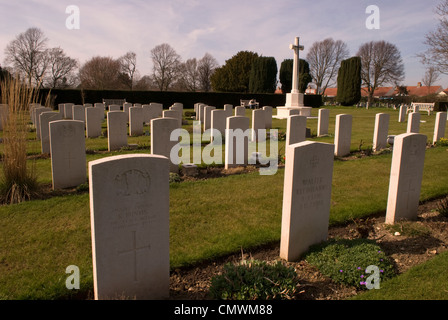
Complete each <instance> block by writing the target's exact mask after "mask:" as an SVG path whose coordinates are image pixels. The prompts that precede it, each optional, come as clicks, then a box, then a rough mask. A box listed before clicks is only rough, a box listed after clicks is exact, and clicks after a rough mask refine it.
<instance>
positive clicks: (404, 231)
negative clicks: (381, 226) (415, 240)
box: [386, 221, 431, 237]
mask: <svg viewBox="0 0 448 320" xmlns="http://www.w3.org/2000/svg"><path fill="white" fill-rule="evenodd" d="M386 229H387V230H388V231H389V232H391V233H395V232H399V233H400V235H402V236H408V237H424V236H427V235H429V234H430V232H431V230H430V229H428V228H427V227H425V226H423V225H422V224H420V223H418V222H416V221H398V222H396V223H395V224H387V225H386Z"/></svg>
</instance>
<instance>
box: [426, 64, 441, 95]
mask: <svg viewBox="0 0 448 320" xmlns="http://www.w3.org/2000/svg"><path fill="white" fill-rule="evenodd" d="M439 77H440V73H439V72H438V71H437V69H436V68H435V67H432V66H431V67H429V68H428V69H427V70H426V72H425V76H424V77H423V78H422V82H423V84H424V85H425V86H427V87H428V94H429V93H430V90H431V86H432V85H433V84H435V83H436V82H437V81H439Z"/></svg>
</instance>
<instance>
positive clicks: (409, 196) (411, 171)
mask: <svg viewBox="0 0 448 320" xmlns="http://www.w3.org/2000/svg"><path fill="white" fill-rule="evenodd" d="M425 149H426V136H425V135H422V134H418V133H404V134H400V135H397V136H395V138H394V149H393V154H392V164H391V171H390V181H389V195H388V199H387V211H386V223H388V224H393V223H395V222H397V221H400V220H402V219H409V220H412V219H415V218H417V213H418V204H419V199H420V188H421V184H422V178H423V165H424V161H425Z"/></svg>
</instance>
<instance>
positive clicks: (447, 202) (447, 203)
mask: <svg viewBox="0 0 448 320" xmlns="http://www.w3.org/2000/svg"><path fill="white" fill-rule="evenodd" d="M437 211H438V212H439V214H440V215H441V216H442V217H445V218H448V196H447V197H445V198H443V199H442V200H440V201H439V202H438V203H437Z"/></svg>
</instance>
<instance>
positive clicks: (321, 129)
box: [317, 109, 330, 137]
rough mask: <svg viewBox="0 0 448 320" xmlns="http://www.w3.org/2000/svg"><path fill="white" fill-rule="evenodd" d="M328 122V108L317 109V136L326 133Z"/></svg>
mask: <svg viewBox="0 0 448 320" xmlns="http://www.w3.org/2000/svg"><path fill="white" fill-rule="evenodd" d="M329 124H330V110H328V109H319V119H318V120H317V136H318V137H322V136H325V135H327V134H328V125H329Z"/></svg>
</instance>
